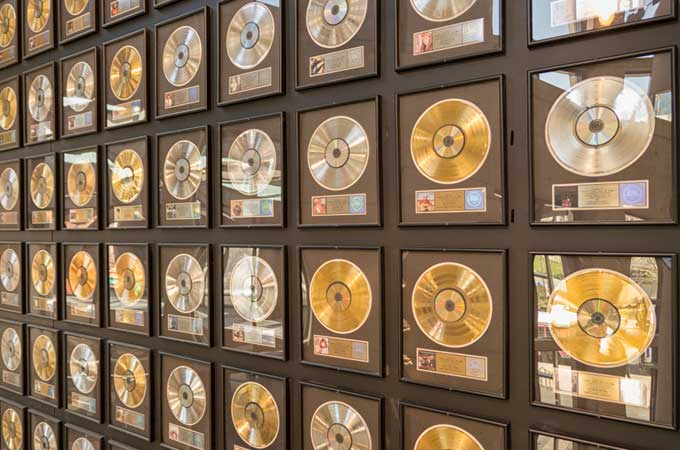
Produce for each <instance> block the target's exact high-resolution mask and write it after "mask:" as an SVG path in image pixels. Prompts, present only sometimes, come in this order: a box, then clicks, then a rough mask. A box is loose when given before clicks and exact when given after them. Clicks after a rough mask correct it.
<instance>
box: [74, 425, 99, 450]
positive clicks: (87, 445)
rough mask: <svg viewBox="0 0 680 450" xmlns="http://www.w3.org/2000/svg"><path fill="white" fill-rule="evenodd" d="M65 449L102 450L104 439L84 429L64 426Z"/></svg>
mask: <svg viewBox="0 0 680 450" xmlns="http://www.w3.org/2000/svg"><path fill="white" fill-rule="evenodd" d="M64 431H65V433H66V448H67V449H69V450H104V449H105V447H104V437H103V436H101V435H99V434H96V433H93V432H92V431H90V430H87V429H85V428H81V427H77V426H75V425H71V424H68V423H67V424H66V425H65V426H64Z"/></svg>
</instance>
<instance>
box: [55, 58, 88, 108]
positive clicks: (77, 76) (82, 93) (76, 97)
mask: <svg viewBox="0 0 680 450" xmlns="http://www.w3.org/2000/svg"><path fill="white" fill-rule="evenodd" d="M94 88H95V79H94V72H93V71H92V67H91V66H90V65H89V64H88V63H86V62H85V61H78V62H77V63H75V64H74V65H73V67H71V70H70V71H69V73H68V76H67V77H66V97H65V98H64V100H63V101H64V106H68V107H70V108H71V109H72V110H74V111H76V112H80V111H84V110H85V109H86V108H87V107H88V106H90V104H92V102H93V101H94Z"/></svg>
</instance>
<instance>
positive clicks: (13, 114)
mask: <svg viewBox="0 0 680 450" xmlns="http://www.w3.org/2000/svg"><path fill="white" fill-rule="evenodd" d="M1 12H2V6H0V14H1ZM22 100H23V99H22V97H21V77H20V76H19V75H15V76H13V77H11V78H8V79H6V80H3V81H0V150H13V149H15V148H17V147H19V145H20V144H21V133H22V130H23V128H22V122H23V120H22V119H23V118H22V114H21V113H22V104H23V101H22Z"/></svg>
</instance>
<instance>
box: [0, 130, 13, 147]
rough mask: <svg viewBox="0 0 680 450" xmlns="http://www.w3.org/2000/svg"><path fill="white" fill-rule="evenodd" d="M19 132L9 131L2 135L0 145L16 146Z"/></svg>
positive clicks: (0, 134)
mask: <svg viewBox="0 0 680 450" xmlns="http://www.w3.org/2000/svg"><path fill="white" fill-rule="evenodd" d="M16 142H17V130H9V131H4V132H2V133H0V145H9V144H16Z"/></svg>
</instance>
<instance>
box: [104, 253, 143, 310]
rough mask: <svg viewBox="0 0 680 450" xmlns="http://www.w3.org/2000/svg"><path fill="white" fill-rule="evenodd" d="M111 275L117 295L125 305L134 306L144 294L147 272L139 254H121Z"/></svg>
mask: <svg viewBox="0 0 680 450" xmlns="http://www.w3.org/2000/svg"><path fill="white" fill-rule="evenodd" d="M110 277H111V284H112V285H113V290H114V291H115V293H116V297H118V300H120V302H121V303H122V304H123V305H125V306H128V307H129V306H133V305H134V304H135V303H137V302H138V301H139V299H141V298H142V295H144V290H145V289H146V273H145V271H144V264H142V260H140V259H139V258H138V257H137V255H135V254H133V253H130V252H125V253H123V254H121V255H120V256H119V257H118V258H117V259H116V262H115V263H114V268H113V273H112V274H110Z"/></svg>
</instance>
